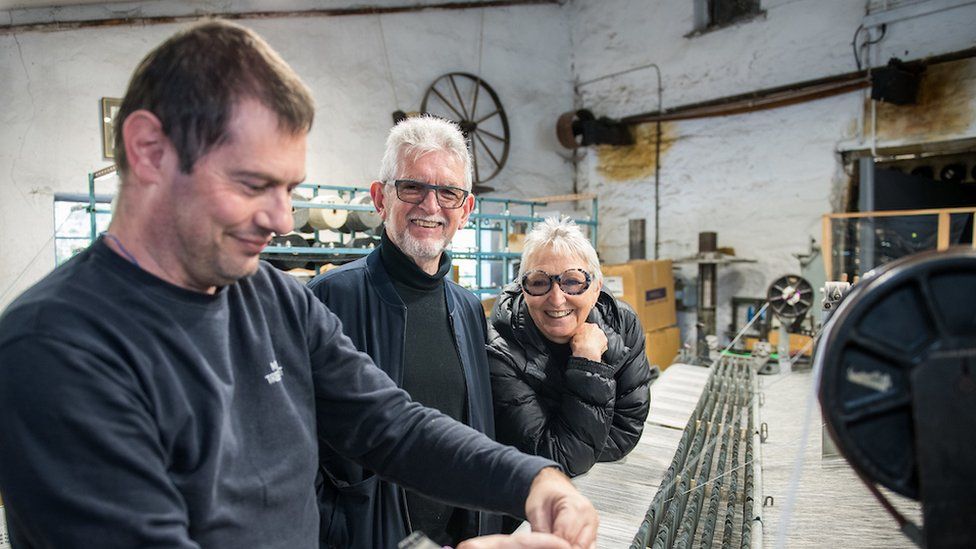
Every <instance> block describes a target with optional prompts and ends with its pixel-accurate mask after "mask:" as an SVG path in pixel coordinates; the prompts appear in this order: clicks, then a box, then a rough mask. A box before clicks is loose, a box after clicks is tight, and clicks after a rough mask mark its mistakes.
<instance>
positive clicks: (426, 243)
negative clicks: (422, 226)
mask: <svg viewBox="0 0 976 549" xmlns="http://www.w3.org/2000/svg"><path fill="white" fill-rule="evenodd" d="M390 221H392V219H391V220H390ZM390 221H387V223H386V234H387V236H389V237H390V240H392V241H393V243H394V244H396V245H397V247H398V248H400V251H402V252H403V253H405V254H407V256H409V257H412V258H416V259H436V258H438V257H440V255H441V253H443V252H444V250H445V249H447V246H448V245H449V244H450V243H451V239H450V238H445V239H443V240H440V241H435V240H417V239H416V238H414V237H413V236H412V235H411V234H410V232H409V231H407V228H406V227H398V226H397V225H396V223H391V222H390ZM407 223H410V222H409V221H408V222H407Z"/></svg>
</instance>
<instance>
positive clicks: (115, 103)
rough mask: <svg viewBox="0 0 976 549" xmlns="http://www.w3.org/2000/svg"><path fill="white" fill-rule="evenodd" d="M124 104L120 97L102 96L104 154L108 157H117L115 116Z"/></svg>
mask: <svg viewBox="0 0 976 549" xmlns="http://www.w3.org/2000/svg"><path fill="white" fill-rule="evenodd" d="M121 106H122V99H120V98H118V97H103V98H102V156H103V157H104V158H107V159H112V158H115V131H114V129H113V128H114V125H115V116H116V115H117V114H118V113H119V108H120V107H121Z"/></svg>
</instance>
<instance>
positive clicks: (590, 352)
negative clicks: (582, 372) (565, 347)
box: [569, 322, 607, 362]
mask: <svg viewBox="0 0 976 549" xmlns="http://www.w3.org/2000/svg"><path fill="white" fill-rule="evenodd" d="M569 349H570V351H572V353H573V356H578V357H582V358H585V359H587V360H592V361H593V362H600V359H601V358H603V353H604V352H606V350H607V334H605V333H603V330H601V329H600V327H599V326H597V325H596V324H593V323H590V322H584V323H583V325H582V326H580V327H579V329H577V330H576V333H575V334H573V338H572V339H570V340H569Z"/></svg>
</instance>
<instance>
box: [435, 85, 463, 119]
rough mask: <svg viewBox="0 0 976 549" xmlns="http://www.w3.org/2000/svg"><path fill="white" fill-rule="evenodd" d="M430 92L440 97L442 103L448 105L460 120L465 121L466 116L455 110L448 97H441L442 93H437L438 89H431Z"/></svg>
mask: <svg viewBox="0 0 976 549" xmlns="http://www.w3.org/2000/svg"><path fill="white" fill-rule="evenodd" d="M430 91H432V92H434V95H436V96H437V97H439V98H440V99H441V102H442V103H444V104H445V105H447V108H449V109H451V110H452V111H454V114H456V115H458V118H461V119H464V115H463V114H461V113H459V112H458V110H457V109H455V108H454V105H452V104H451V102H450V101H448V100H447V98H446V97H444V96H443V95H441V92H439V91H437V88H431V89H430Z"/></svg>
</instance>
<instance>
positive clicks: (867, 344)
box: [848, 331, 911, 370]
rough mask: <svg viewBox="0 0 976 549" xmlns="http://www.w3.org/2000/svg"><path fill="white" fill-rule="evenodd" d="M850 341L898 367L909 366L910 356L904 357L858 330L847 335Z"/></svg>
mask: <svg viewBox="0 0 976 549" xmlns="http://www.w3.org/2000/svg"><path fill="white" fill-rule="evenodd" d="M848 338H849V340H850V342H851V343H853V344H855V345H857V346H858V347H860V348H861V349H864V350H865V351H867V352H869V353H871V354H873V355H876V356H878V357H879V358H882V359H884V360H887V361H888V362H890V363H891V364H896V365H898V366H899V367H900V368H903V369H906V370H907V369H908V368H909V367H911V358H910V357H905V356H904V355H902V354H901V353H899V352H898V351H896V350H894V349H892V348H891V347H889V346H888V345H885V344H884V343H882V342H879V341H875V340H874V339H871V338H868V337H865V336H864V335H863V334H861V333H860V332H856V331H852V332H851V334H850V335H849V336H848Z"/></svg>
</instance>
